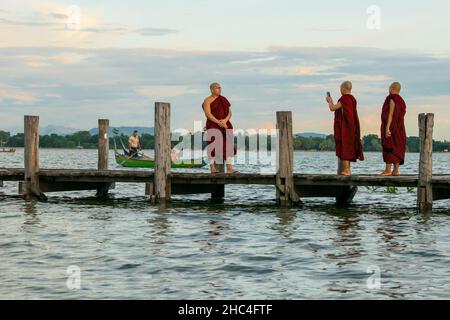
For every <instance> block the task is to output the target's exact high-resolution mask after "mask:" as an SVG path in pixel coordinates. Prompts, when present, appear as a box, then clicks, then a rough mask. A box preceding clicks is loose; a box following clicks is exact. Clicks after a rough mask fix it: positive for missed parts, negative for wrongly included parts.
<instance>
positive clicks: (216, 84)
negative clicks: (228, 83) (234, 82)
mask: <svg viewBox="0 0 450 320" xmlns="http://www.w3.org/2000/svg"><path fill="white" fill-rule="evenodd" d="M215 87H220V84H219V83H217V82H213V83H211V84H210V85H209V89H211V90H212V89H214V88H215Z"/></svg>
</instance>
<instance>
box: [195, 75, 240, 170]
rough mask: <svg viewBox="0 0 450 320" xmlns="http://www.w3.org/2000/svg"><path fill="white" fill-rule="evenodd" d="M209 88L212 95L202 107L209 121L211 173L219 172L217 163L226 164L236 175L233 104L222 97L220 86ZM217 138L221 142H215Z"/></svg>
mask: <svg viewBox="0 0 450 320" xmlns="http://www.w3.org/2000/svg"><path fill="white" fill-rule="evenodd" d="M209 88H210V90H211V95H210V96H208V97H206V98H205V101H204V102H203V105H202V107H203V111H204V112H205V116H206V119H207V120H206V136H207V141H208V158H209V163H210V166H211V173H217V172H218V170H217V168H216V166H215V164H216V161H218V162H219V163H220V164H223V162H226V165H227V173H236V172H237V171H236V170H234V169H233V165H232V161H231V159H232V157H233V156H234V155H236V148H235V145H234V134H233V125H232V124H231V122H230V119H231V116H232V112H231V109H230V107H231V104H230V102H229V101H228V100H227V98H225V97H224V96H222V95H221V93H222V88H221V87H220V84H218V83H212V84H211V85H210V86H209ZM216 138H218V139H220V140H219V141H216V142H215V139H216ZM213 142H214V143H213ZM217 149H219V150H217ZM216 153H219V154H216Z"/></svg>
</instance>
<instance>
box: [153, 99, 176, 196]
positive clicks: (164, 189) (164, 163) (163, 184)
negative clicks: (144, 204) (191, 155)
mask: <svg viewBox="0 0 450 320" xmlns="http://www.w3.org/2000/svg"><path fill="white" fill-rule="evenodd" d="M155 161H156V163H155V175H154V192H155V195H154V199H153V201H154V202H157V203H165V202H167V201H170V196H171V183H170V177H169V175H170V167H171V164H172V160H171V137H170V103H164V102H156V103H155Z"/></svg>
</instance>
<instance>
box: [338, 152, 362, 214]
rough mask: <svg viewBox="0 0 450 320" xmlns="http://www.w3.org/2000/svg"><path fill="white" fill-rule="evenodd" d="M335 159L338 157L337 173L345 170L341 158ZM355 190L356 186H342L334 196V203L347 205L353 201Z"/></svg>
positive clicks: (356, 190) (356, 189)
mask: <svg viewBox="0 0 450 320" xmlns="http://www.w3.org/2000/svg"><path fill="white" fill-rule="evenodd" d="M337 159H338V165H337V175H340V174H341V173H342V172H344V171H345V165H344V161H343V160H341V159H339V158H337ZM356 192H358V187H357V186H344V187H342V189H341V191H340V194H339V195H338V196H337V197H336V204H337V205H338V206H348V205H349V204H350V203H351V202H352V201H353V198H354V197H355V195H356Z"/></svg>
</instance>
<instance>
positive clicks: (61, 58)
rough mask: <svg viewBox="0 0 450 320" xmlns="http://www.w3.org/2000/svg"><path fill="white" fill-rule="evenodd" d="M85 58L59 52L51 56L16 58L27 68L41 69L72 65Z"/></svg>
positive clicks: (79, 55) (75, 54)
mask: <svg viewBox="0 0 450 320" xmlns="http://www.w3.org/2000/svg"><path fill="white" fill-rule="evenodd" d="M85 58H86V56H84V55H81V54H78V53H74V52H61V53H59V54H56V55H53V56H45V55H23V56H18V57H17V59H18V60H20V61H21V62H22V63H24V64H25V65H27V66H30V67H33V68H42V67H48V66H52V67H54V66H55V65H58V64H65V65H72V64H78V63H80V62H82V61H83V60H84V59H85Z"/></svg>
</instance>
